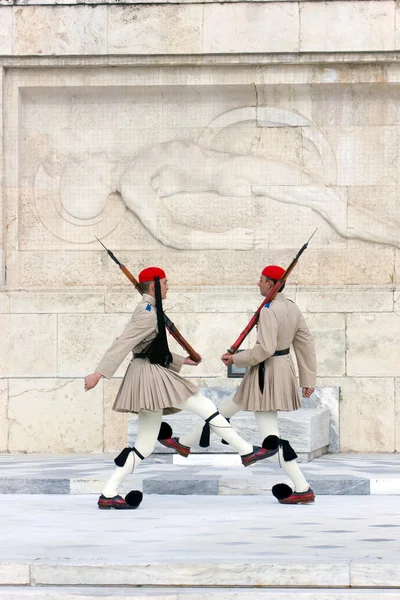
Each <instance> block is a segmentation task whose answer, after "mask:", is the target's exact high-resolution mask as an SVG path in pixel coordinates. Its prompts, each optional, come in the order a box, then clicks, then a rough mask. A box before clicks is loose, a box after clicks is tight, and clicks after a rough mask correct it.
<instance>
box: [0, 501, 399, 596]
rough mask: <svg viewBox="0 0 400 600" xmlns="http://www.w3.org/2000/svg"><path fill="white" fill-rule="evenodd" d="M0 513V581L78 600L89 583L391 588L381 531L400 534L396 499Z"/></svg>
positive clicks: (386, 540)
mask: <svg viewBox="0 0 400 600" xmlns="http://www.w3.org/2000/svg"><path fill="white" fill-rule="evenodd" d="M27 500H29V518H27V514H26V503H27ZM1 504H2V510H1V512H0V530H1V532H2V544H1V546H0V573H3V574H5V575H7V573H8V575H9V574H10V569H9V567H5V565H16V564H17V565H23V566H24V568H25V570H24V571H21V574H22V575H24V573H25V575H24V577H26V574H27V573H28V571H27V569H26V567H27V566H29V579H28V581H26V580H24V581H20V582H18V581H14V582H13V583H14V584H15V585H19V586H21V585H23V584H25V585H31V586H66V587H68V586H77V585H79V586H81V587H80V589H81V592H82V595H83V594H84V590H85V586H88V587H90V586H100V588H101V587H102V586H103V587H104V586H115V588H121V587H123V586H129V588H131V589H128V588H125V592H128V593H130V592H131V591H133V588H136V589H135V591H137V586H141V585H144V586H149V587H152V586H153V587H154V586H159V588H162V587H163V586H164V587H165V586H170V587H171V588H172V589H173V588H174V587H176V586H184V587H189V588H190V587H191V586H193V585H196V587H197V588H199V589H198V593H199V594H203V597H204V595H205V591H206V589H207V590H208V589H209V588H210V587H211V588H213V587H216V586H217V587H219V588H221V590H222V588H225V587H226V588H228V589H229V588H236V589H237V592H238V593H242V592H244V591H245V590H246V588H247V591H250V588H253V587H254V586H256V587H262V588H265V589H266V590H268V589H271V588H274V587H276V586H279V587H280V588H288V587H289V588H295V589H296V588H303V589H305V590H307V591H309V589H310V588H311V589H313V588H315V587H319V588H322V589H326V588H332V587H340V588H341V589H346V588H348V587H349V586H350V584H351V585H352V586H353V588H355V587H372V586H377V587H380V588H385V589H387V590H389V589H390V588H391V587H393V586H394V585H397V584H398V572H399V566H400V562H399V560H398V550H399V541H398V539H397V536H396V535H394V534H393V533H392V532H390V533H389V534H388V530H387V528H385V527H384V526H385V525H387V524H393V525H399V526H400V517H399V511H398V501H397V498H395V497H388V498H386V499H385V502H384V503H382V501H381V499H380V498H377V497H373V496H357V497H354V496H337V497H333V496H319V497H317V499H316V502H315V504H313V505H309V506H298V507H287V506H282V505H281V504H279V503H278V502H276V500H275V499H274V498H273V497H272V496H269V497H263V496H259V497H254V496H252V497H250V496H237V497H235V498H230V497H226V496H224V497H222V496H219V497H218V496H213V497H209V496H190V497H188V496H163V497H160V496H155V495H146V494H145V496H144V499H143V502H142V504H141V506H140V508H139V509H138V510H136V511H129V512H128V513H127V512H126V511H123V512H121V511H119V512H118V511H114V512H109V511H99V510H97V507H96V498H94V497H93V496H54V497H51V496H30V497H26V496H17V497H11V496H3V497H2V498H1ZM365 540H368V543H367V542H366V541H365ZM305 554H306V557H305ZM14 579H15V578H14ZM0 585H3V586H4V585H6V583H5V582H4V581H3V583H2V584H1V583H0ZM48 589H49V588H47V587H46V588H41V591H42V592H43V596H42V598H46V596H45V595H44V593H45V592H46V591H47V590H48ZM36 590H38V587H36ZM170 591H172V590H170ZM182 591H184V590H182ZM167 597H168V596H167ZM200 598H202V596H200ZM346 598H347V597H346ZM74 600H75V599H74ZM79 600H81V599H79ZM163 600H165V599H163Z"/></svg>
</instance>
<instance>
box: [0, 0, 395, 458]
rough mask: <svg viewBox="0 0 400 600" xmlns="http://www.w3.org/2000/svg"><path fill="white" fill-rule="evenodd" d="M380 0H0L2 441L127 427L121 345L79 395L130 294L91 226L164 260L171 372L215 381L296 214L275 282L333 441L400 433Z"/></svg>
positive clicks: (29, 442) (389, 126)
mask: <svg viewBox="0 0 400 600" xmlns="http://www.w3.org/2000/svg"><path fill="white" fill-rule="evenodd" d="M398 10H399V9H398V3H396V2H394V1H392V0H379V1H373V0H368V1H364V0H359V1H355V0H335V1H331V2H330V1H328V2H319V1H312V2H311V1H310V2H296V1H292V0H285V1H281V2H274V1H269V0H266V1H264V2H251V1H247V2H225V3H222V4H221V3H215V2H213V1H209V2H206V3H203V2H196V1H187V0H182V1H180V2H177V3H174V4H170V3H163V2H161V3H160V2H157V3H152V2H151V1H150V2H149V1H146V3H144V4H142V3H141V2H140V1H137V2H134V3H133V2H129V1H126V2H125V1H124V2H113V1H112V0H108V1H100V2H97V1H96V3H93V5H92V6H90V5H88V4H84V3H81V2H79V1H78V2H76V3H72V2H64V1H61V2H58V3H57V5H56V4H53V3H52V2H51V1H49V2H46V3H44V2H43V1H41V2H36V0H26V1H24V4H23V5H21V4H19V3H18V2H10V1H9V0H0V66H1V71H0V72H1V77H0V91H1V94H0V99H1V102H2V105H1V111H0V132H1V136H2V142H3V143H2V148H3V156H2V161H1V165H0V168H1V181H2V188H1V191H2V193H1V198H0V201H1V211H0V339H1V340H2V344H1V345H0V451H10V452H32V451H34V452H71V451H77V452H84V451H101V450H115V449H118V448H119V447H120V446H121V445H123V444H124V443H125V438H126V433H127V419H126V417H125V416H124V415H116V414H113V413H112V411H111V405H112V401H113V397H114V395H115V392H116V389H117V387H118V384H119V381H120V378H121V376H122V374H123V370H124V369H123V366H122V367H121V368H120V369H119V370H118V372H117V374H116V378H115V379H113V380H112V381H104V382H102V383H101V384H100V385H99V386H98V388H96V390H95V391H93V392H91V393H88V394H85V393H83V377H84V375H85V374H87V373H88V372H90V371H91V370H93V368H94V366H95V365H96V363H97V362H98V360H99V358H100V357H101V355H102V353H103V352H104V350H105V349H106V348H107V347H108V345H109V344H110V342H111V340H112V339H113V338H114V337H115V336H116V335H117V334H118V332H119V330H120V329H121V328H122V327H123V325H124V323H125V322H126V321H127V319H128V318H129V313H130V312H131V311H132V309H133V308H134V307H135V305H136V302H137V301H138V297H137V294H136V292H135V291H134V290H133V288H132V287H131V285H130V284H129V282H128V281H127V280H126V279H125V278H124V275H123V274H122V273H121V272H120V271H119V269H118V268H117V266H116V265H115V264H114V263H113V262H112V261H111V259H110V258H109V257H108V256H107V254H106V253H105V251H104V250H103V249H102V248H101V246H100V245H99V244H98V242H97V241H96V239H95V236H97V237H98V238H99V239H100V240H101V241H102V242H103V243H105V244H106V245H107V246H108V247H109V248H110V249H112V250H113V251H114V252H115V254H116V255H117V257H118V258H119V259H120V260H121V261H122V262H124V263H125V264H126V265H127V266H128V268H129V269H130V270H131V271H132V272H133V273H134V274H137V273H138V272H139V271H140V270H141V269H142V268H143V267H145V266H147V265H149V264H159V265H160V266H162V267H163V268H165V269H166V271H167V272H168V278H169V281H170V285H171V292H170V295H169V298H168V302H167V303H166V309H167V310H168V314H169V316H170V317H171V318H172V319H173V320H174V321H175V322H176V324H177V325H178V327H179V328H180V330H181V331H182V333H183V334H184V335H185V337H187V338H188V339H189V340H190V342H191V343H192V345H193V346H194V347H195V348H196V350H198V351H199V352H200V353H201V354H202V355H203V356H204V362H203V363H202V364H201V365H200V366H199V367H197V368H196V369H195V370H194V369H190V368H189V367H186V368H185V370H184V374H185V376H187V377H192V378H193V380H194V381H196V382H198V383H199V384H200V385H201V386H203V387H216V386H227V387H230V386H231V385H232V380H227V379H226V372H225V369H224V367H223V365H222V363H221V362H220V361H219V356H220V354H221V353H222V351H224V350H225V348H227V347H228V346H230V345H231V343H232V342H233V341H234V339H235V338H236V337H237V335H238V333H239V332H240V331H241V330H242V328H243V326H244V325H245V324H246V323H247V321H248V319H249V317H250V316H251V314H252V312H253V311H254V309H255V308H256V307H257V306H258V304H259V301H260V298H259V296H258V290H257V287H256V282H257V280H258V277H259V272H260V270H261V269H262V268H263V266H265V264H267V263H278V264H282V265H283V266H287V265H288V264H289V263H290V261H291V259H292V258H293V256H294V254H295V253H296V252H297V250H298V249H299V248H300V247H301V245H302V244H303V243H304V242H305V241H306V240H307V238H308V237H309V236H310V235H311V233H312V232H313V231H314V230H315V229H316V228H317V232H316V234H315V236H314V237H313V239H312V242H311V243H310V246H309V248H308V250H307V251H306V253H305V254H303V256H302V258H301V261H300V263H299V265H298V266H297V267H296V269H295V270H294V272H293V274H292V276H291V278H290V285H289V287H288V295H289V297H290V298H292V299H293V300H295V301H296V302H297V303H298V305H299V306H300V308H301V309H302V310H303V311H304V313H305V315H306V318H307V321H308V323H309V326H310V328H311V330H312V332H313V334H314V337H315V341H316V346H317V355H318V385H319V386H340V388H341V396H340V400H341V401H340V408H339V413H340V448H341V450H344V451H349V450H354V451H382V452H391V451H394V450H399V449H400V448H399V447H400V416H399V407H398V404H399V397H400V395H399V393H398V389H400V388H399V387H398V381H399V380H400V366H398V365H399V361H398V358H397V357H398V355H399V350H400V348H398V346H399V342H398V339H399V337H400V336H399V333H400V331H399V328H400V326H399V324H398V323H399V319H398V312H399V306H400V302H399V292H398V285H399V264H398V263H399V247H400V227H399V223H400V204H399V201H398V198H399V186H400V174H399V148H400V136H399V133H400V131H399V124H400V116H399V93H400V67H399V65H398V63H397V55H396V51H397V50H398V49H399V44H400V36H399V28H400V19H399V15H400V13H399V12H398ZM50 25H51V26H50ZM252 339H254V336H253V338H249V340H248V341H247V342H246V344H250V343H251V342H252ZM194 375H195V376H194ZM193 376H194V377H193ZM236 382H237V380H236Z"/></svg>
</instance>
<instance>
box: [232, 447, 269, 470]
mask: <svg viewBox="0 0 400 600" xmlns="http://www.w3.org/2000/svg"><path fill="white" fill-rule="evenodd" d="M277 452H278V448H273V449H268V448H260V446H253V452H250V453H249V454H243V455H242V456H241V459H242V465H244V466H245V467H249V466H250V465H252V464H254V463H256V462H258V461H259V460H264V459H265V458H270V457H271V456H274V455H275V454H276V453H277Z"/></svg>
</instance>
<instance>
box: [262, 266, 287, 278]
mask: <svg viewBox="0 0 400 600" xmlns="http://www.w3.org/2000/svg"><path fill="white" fill-rule="evenodd" d="M284 272H285V269H282V267H277V266H276V265H268V267H265V269H263V271H262V272H261V275H264V276H265V277H268V279H276V280H278V279H280V278H281V277H282V275H283V274H284Z"/></svg>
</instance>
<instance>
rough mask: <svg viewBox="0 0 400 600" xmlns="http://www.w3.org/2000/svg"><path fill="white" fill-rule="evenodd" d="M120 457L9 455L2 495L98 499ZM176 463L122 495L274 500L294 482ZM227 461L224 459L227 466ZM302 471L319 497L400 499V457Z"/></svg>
mask: <svg viewBox="0 0 400 600" xmlns="http://www.w3.org/2000/svg"><path fill="white" fill-rule="evenodd" d="M114 457H115V454H78V455H75V454H74V455H40V454H22V455H21V454H15V455H11V454H3V455H0V469H1V474H2V477H1V479H0V494H26V493H29V494H88V493H96V494H97V493H99V490H101V489H102V487H103V486H104V483H105V481H106V480H107V479H108V477H109V475H110V474H111V472H112V469H113V468H114V463H113V459H114ZM173 458H174V460H175V463H176V464H172V463H165V462H159V457H158V455H157V454H155V455H153V456H152V457H150V459H147V460H146V461H145V462H143V463H142V464H141V465H140V466H139V467H138V469H137V470H136V471H135V473H134V475H132V476H131V477H130V478H129V479H128V480H127V481H126V483H125V484H124V487H123V488H122V492H123V493H126V492H128V491H129V490H130V489H140V490H142V491H144V493H146V494H179V495H188V494H199V495H224V496H226V495H244V494H245V495H270V493H271V492H270V490H271V488H272V486H273V485H274V484H275V483H279V482H287V481H288V480H287V478H286V475H285V473H284V472H283V471H282V469H281V468H280V467H279V464H278V462H277V460H276V458H273V459H269V460H267V461H263V462H262V463H258V464H257V465H253V466H252V467H248V468H244V467H243V466H242V465H240V464H239V459H238V457H236V456H230V457H228V458H229V461H230V462H229V463H226V462H225V463H224V462H222V464H219V463H217V464H212V465H210V464H203V463H202V462H201V461H202V460H203V462H205V463H207V462H208V461H209V460H210V458H212V459H214V457H213V456H212V455H206V454H205V455H203V458H202V457H199V455H197V456H196V457H189V459H188V461H185V459H184V458H182V457H180V456H174V457H173ZM226 458H227V457H226V455H222V459H223V461H225V460H226ZM193 459H195V461H194V463H193V462H192V464H190V460H192V461H193ZM171 460H172V456H171ZM232 461H233V462H232ZM188 462H189V466H186V465H187V464H188ZM301 468H302V470H303V471H304V473H305V475H306V477H307V479H308V480H309V481H310V484H311V486H312V487H313V489H314V490H315V492H316V493H317V494H319V495H370V494H372V495H392V494H398V495H400V454H330V455H325V456H322V457H320V458H318V459H315V460H314V461H313V462H311V463H308V464H306V465H302V466H301Z"/></svg>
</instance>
